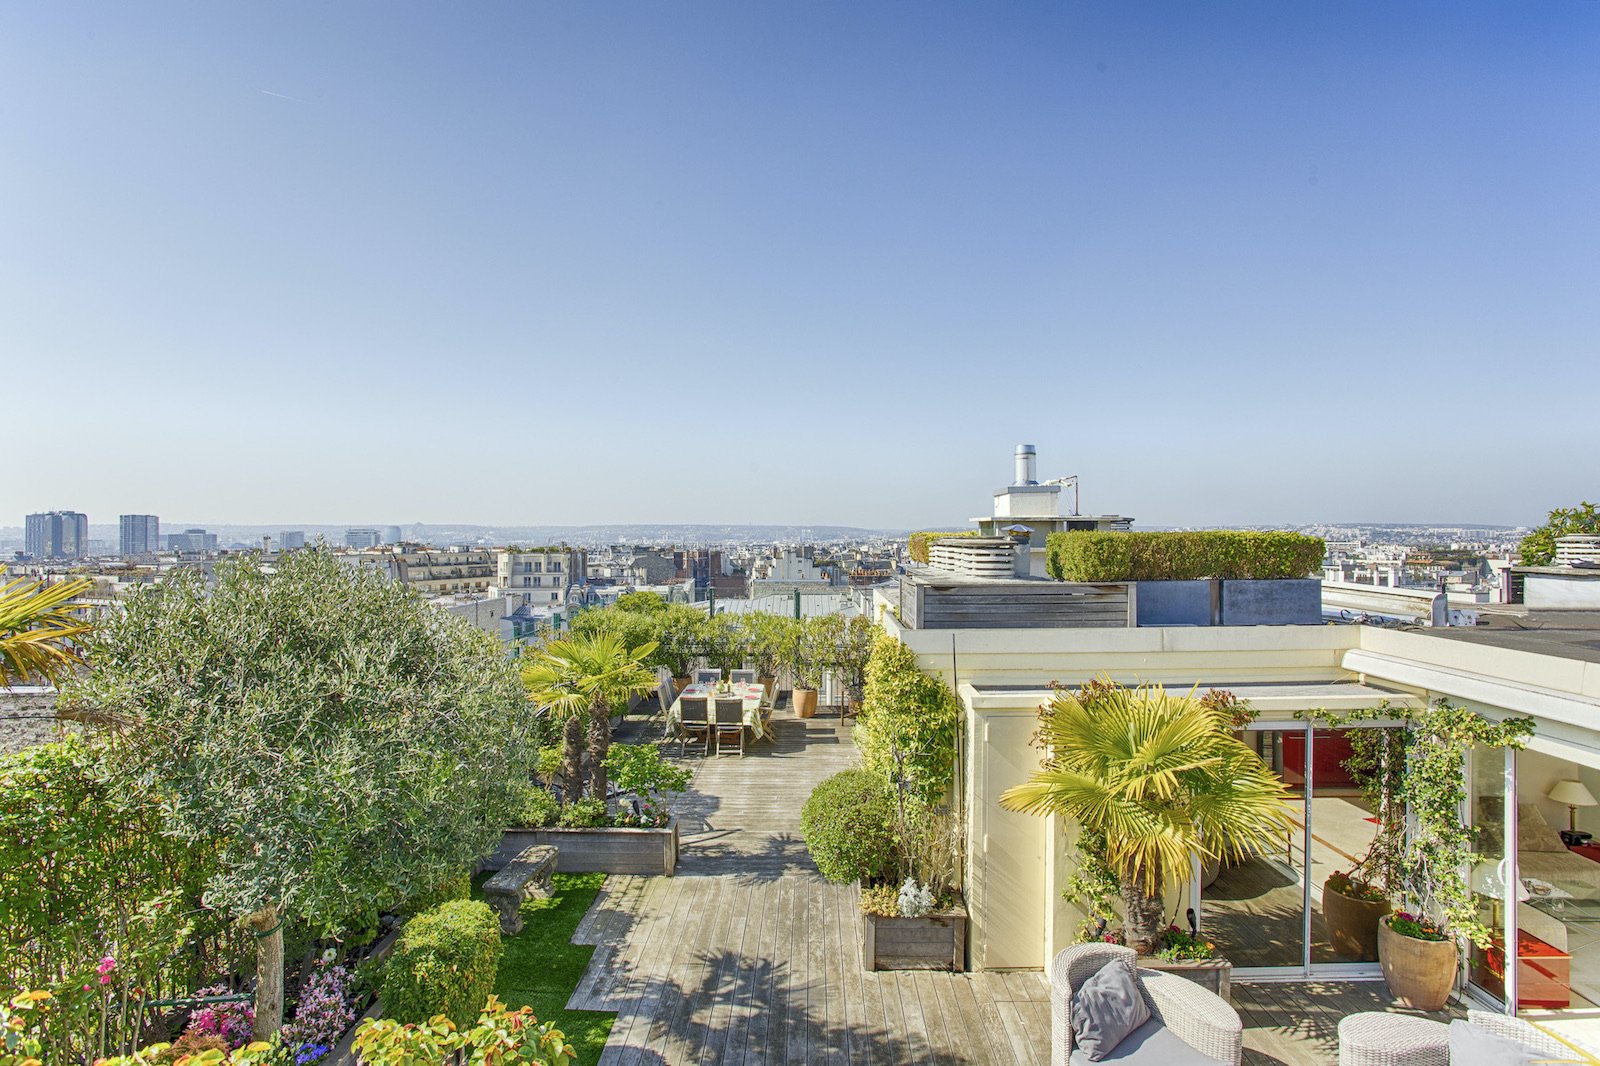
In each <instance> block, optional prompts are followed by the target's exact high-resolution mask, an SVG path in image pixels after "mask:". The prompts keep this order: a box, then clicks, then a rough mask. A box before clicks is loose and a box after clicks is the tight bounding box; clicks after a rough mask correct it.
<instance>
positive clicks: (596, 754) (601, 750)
mask: <svg viewBox="0 0 1600 1066" xmlns="http://www.w3.org/2000/svg"><path fill="white" fill-rule="evenodd" d="M610 750H611V708H610V707H608V706H606V705H605V704H604V703H597V704H595V705H594V706H593V707H591V708H589V795H591V796H597V797H599V798H600V799H605V798H606V752H608V751H610Z"/></svg>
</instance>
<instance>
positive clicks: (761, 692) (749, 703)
mask: <svg viewBox="0 0 1600 1066" xmlns="http://www.w3.org/2000/svg"><path fill="white" fill-rule="evenodd" d="M724 684H726V682H724ZM766 692H767V690H766V688H764V687H763V686H762V685H760V684H759V683H756V684H751V683H748V682H743V681H736V682H734V683H733V684H732V685H728V686H727V689H726V690H722V689H721V686H718V685H716V684H694V685H685V686H684V689H683V691H682V692H680V693H678V698H677V699H675V700H673V701H672V707H671V709H670V710H668V711H667V735H668V736H676V735H677V733H678V725H679V723H680V722H682V721H683V698H684V697H685V696H690V697H699V698H702V699H704V700H705V701H706V717H707V718H708V719H710V720H711V721H713V722H715V721H716V717H717V702H716V701H717V699H718V698H719V697H720V698H722V699H727V698H729V697H731V696H738V697H739V700H740V702H741V703H743V704H744V726H745V728H746V729H748V730H750V733H751V735H752V736H753V737H755V739H757V740H760V739H761V738H763V737H765V736H766V735H767V730H766V725H765V723H764V722H763V721H762V720H761V700H762V698H763V697H764V696H765V695H766Z"/></svg>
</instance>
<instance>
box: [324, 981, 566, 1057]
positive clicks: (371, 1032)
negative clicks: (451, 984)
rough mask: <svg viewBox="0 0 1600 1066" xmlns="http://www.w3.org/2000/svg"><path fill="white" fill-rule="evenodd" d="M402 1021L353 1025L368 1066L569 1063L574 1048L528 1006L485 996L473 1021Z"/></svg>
mask: <svg viewBox="0 0 1600 1066" xmlns="http://www.w3.org/2000/svg"><path fill="white" fill-rule="evenodd" d="M435 1021H436V1020H430V1021H429V1022H428V1023H427V1024H425V1025H417V1026H413V1025H402V1024H400V1023H399V1022H396V1021H392V1020H389V1019H377V1018H369V1019H367V1020H366V1021H364V1022H362V1023H361V1025H360V1026H358V1027H357V1029H356V1039H355V1051H356V1054H357V1055H358V1056H359V1057H360V1059H361V1061H362V1062H363V1063H364V1064H366V1066H413V1064H415V1063H427V1062H505V1063H511V1062H520V1063H527V1064H528V1066H567V1064H569V1063H571V1062H573V1061H574V1060H575V1059H576V1058H577V1052H576V1050H575V1049H574V1048H573V1047H572V1045H571V1044H569V1043H567V1038H566V1034H565V1033H563V1032H562V1031H561V1030H560V1029H557V1028H556V1027H555V1026H553V1025H551V1024H550V1023H549V1022H540V1021H539V1020H538V1019H537V1018H535V1017H534V1016H533V1011H532V1009H531V1008H529V1007H523V1008H521V1009H520V1010H517V1011H514V1012H512V1011H507V1010H506V1008H505V1004H503V1003H501V1002H500V1001H499V1000H498V999H496V998H495V997H494V996H490V997H488V999H487V1000H486V1001H485V1003H484V1006H483V1011H482V1013H481V1014H479V1015H478V1017H477V1020H476V1024H474V1025H473V1026H472V1027H471V1028H470V1029H469V1028H467V1027H465V1026H460V1027H450V1026H445V1025H441V1024H435Z"/></svg>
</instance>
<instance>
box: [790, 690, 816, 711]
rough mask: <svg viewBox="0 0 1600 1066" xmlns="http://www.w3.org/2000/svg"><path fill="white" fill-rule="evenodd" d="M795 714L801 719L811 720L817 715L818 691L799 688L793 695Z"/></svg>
mask: <svg viewBox="0 0 1600 1066" xmlns="http://www.w3.org/2000/svg"><path fill="white" fill-rule="evenodd" d="M793 700H794V713H795V714H796V715H797V716H799V717H801V718H811V717H813V716H815V715H816V713H817V690H816V689H814V688H797V689H795V690H794V694H793Z"/></svg>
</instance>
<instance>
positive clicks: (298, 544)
mask: <svg viewBox="0 0 1600 1066" xmlns="http://www.w3.org/2000/svg"><path fill="white" fill-rule="evenodd" d="M305 546H306V531H305V530H303V529H286V530H284V531H283V536H282V537H280V538H279V541H278V548H279V550H280V551H286V552H292V551H294V550H295V549H296V548H304V547H305Z"/></svg>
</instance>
